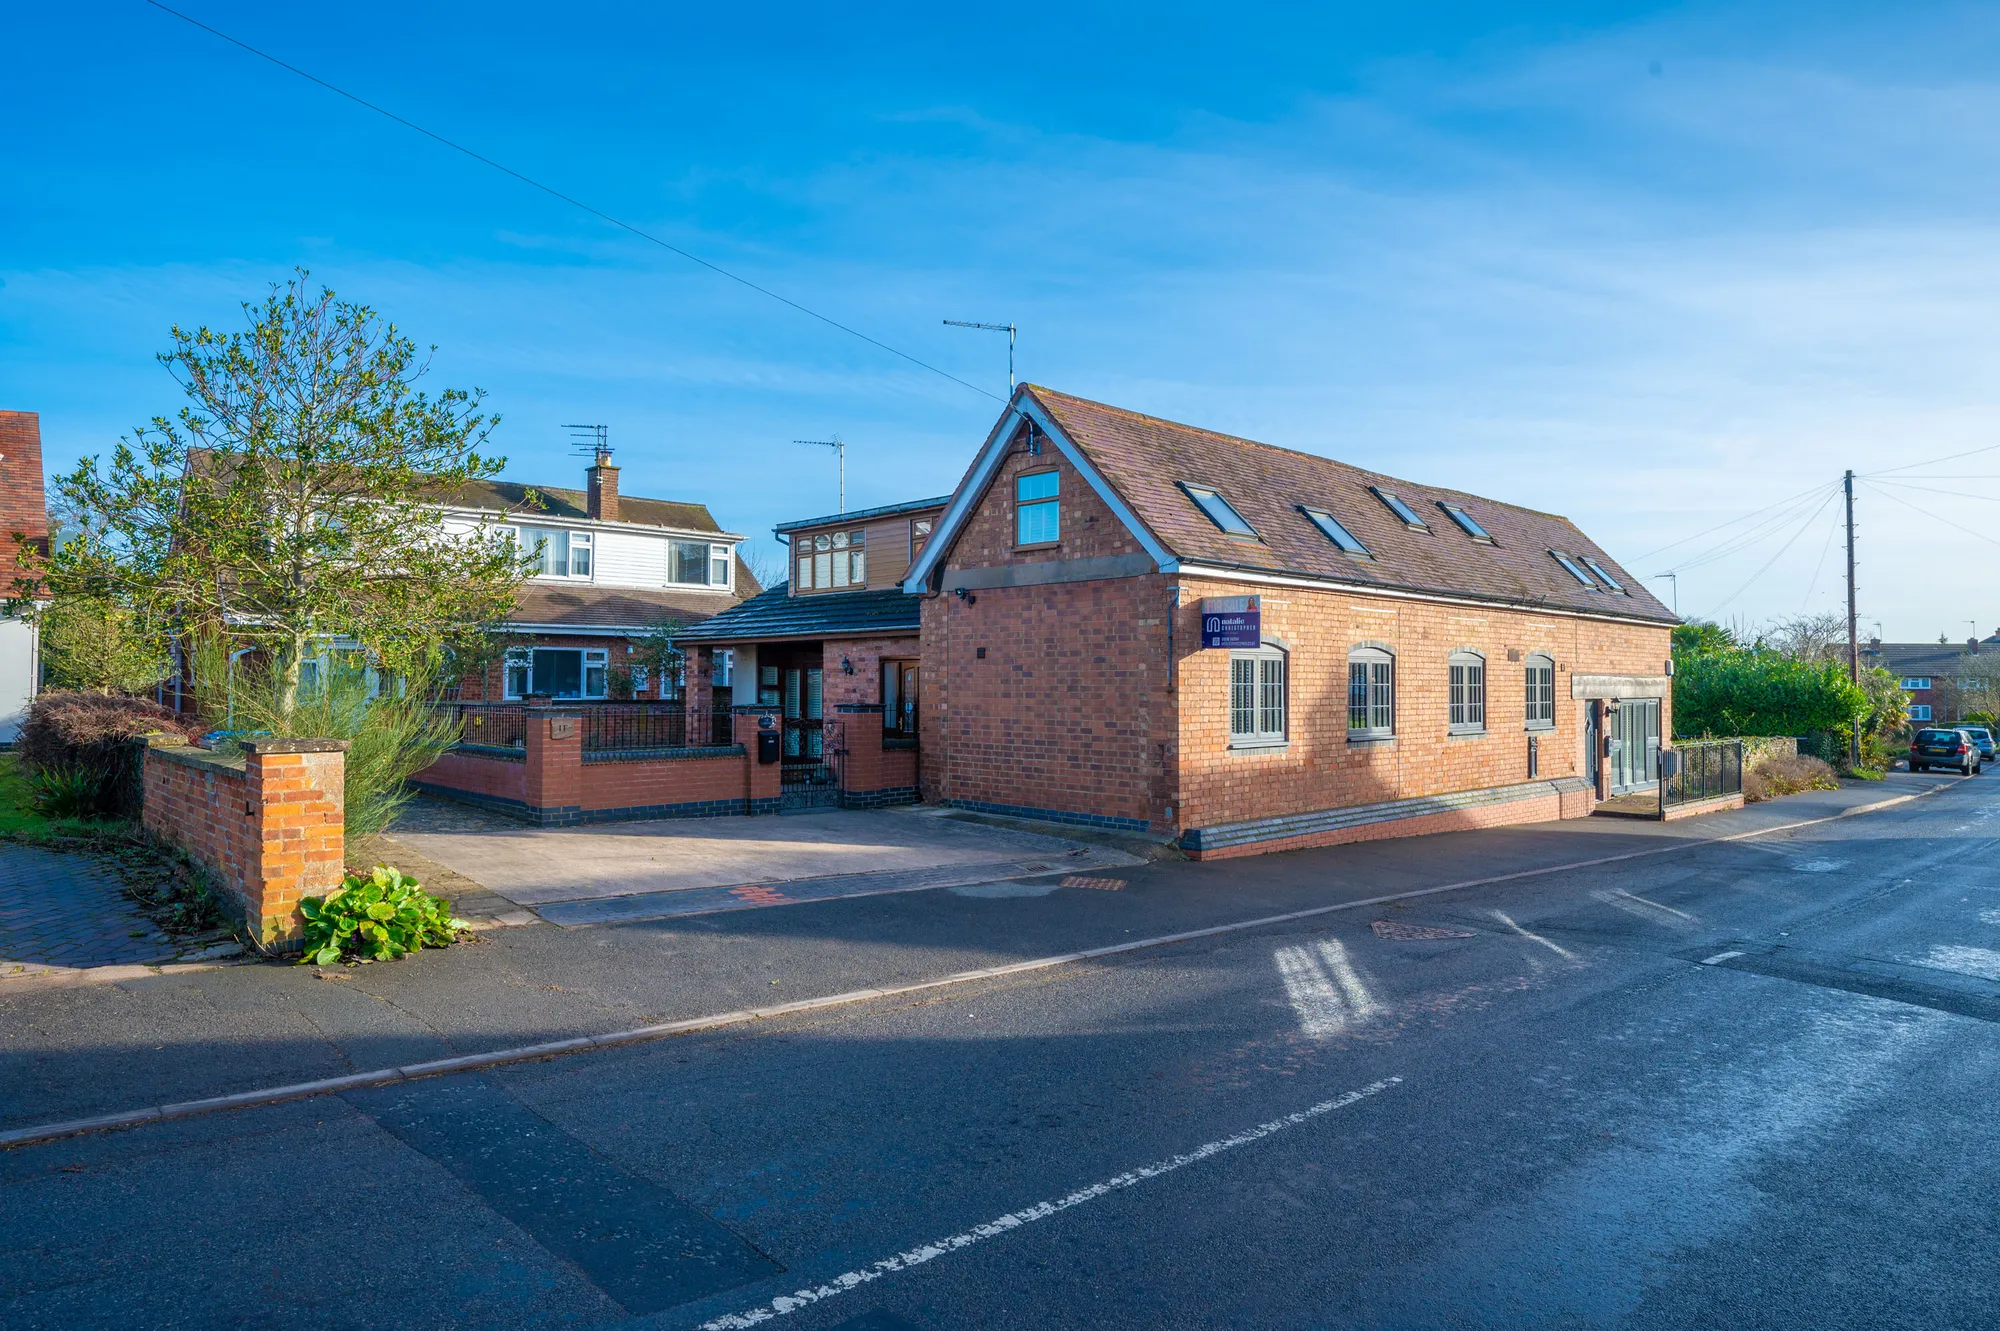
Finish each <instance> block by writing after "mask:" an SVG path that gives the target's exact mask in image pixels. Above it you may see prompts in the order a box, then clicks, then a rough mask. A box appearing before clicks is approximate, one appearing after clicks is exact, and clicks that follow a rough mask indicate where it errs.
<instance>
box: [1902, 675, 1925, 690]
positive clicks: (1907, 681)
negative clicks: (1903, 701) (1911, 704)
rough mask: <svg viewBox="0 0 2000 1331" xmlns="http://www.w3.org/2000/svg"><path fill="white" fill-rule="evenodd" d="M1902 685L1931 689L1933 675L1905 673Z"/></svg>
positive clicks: (1911, 687) (1910, 687) (1909, 687)
mask: <svg viewBox="0 0 2000 1331" xmlns="http://www.w3.org/2000/svg"><path fill="white" fill-rule="evenodd" d="M1902 686H1903V687H1904V688H1906V689H1929V688H1930V686H1931V677H1930V676H1929V675H1905V676H1904V677H1903V685H1902Z"/></svg>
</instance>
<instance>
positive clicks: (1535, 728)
mask: <svg viewBox="0 0 2000 1331" xmlns="http://www.w3.org/2000/svg"><path fill="white" fill-rule="evenodd" d="M1555 728H1556V723H1555V722H1553V721H1536V722H1534V723H1532V724H1531V725H1528V726H1526V727H1525V729H1526V730H1527V732H1528V733H1529V734H1530V735H1548V734H1553V733H1554V731H1555Z"/></svg>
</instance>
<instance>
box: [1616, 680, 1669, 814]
mask: <svg viewBox="0 0 2000 1331" xmlns="http://www.w3.org/2000/svg"><path fill="white" fill-rule="evenodd" d="M1659 771H1660V700H1659V699H1658V698H1627V699H1625V700H1624V701H1622V702H1620V703H1619V704H1618V711H1617V713H1616V714H1615V715H1614V716H1613V717H1612V720H1611V793H1612V794H1614V795H1623V794H1626V793H1627V792H1629V791H1635V790H1652V789H1653V788H1654V787H1656V786H1658V785H1659V783H1660V778H1659Z"/></svg>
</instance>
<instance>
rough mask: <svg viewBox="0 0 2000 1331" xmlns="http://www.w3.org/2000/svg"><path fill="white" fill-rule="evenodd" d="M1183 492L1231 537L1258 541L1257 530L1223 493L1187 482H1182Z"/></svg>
mask: <svg viewBox="0 0 2000 1331" xmlns="http://www.w3.org/2000/svg"><path fill="white" fill-rule="evenodd" d="M1181 490H1182V492H1183V493H1185V494H1186V495H1187V497H1188V498H1189V499H1192V500H1194V503H1195V507H1196V508H1199V509H1200V510H1201V511H1202V512H1203V513H1205V514H1207V515H1208V520H1209V521H1210V522H1213V523H1214V524H1215V525H1216V526H1218V527H1220V528H1222V530H1224V531H1226V532H1228V533H1229V534H1230V535H1231V536H1248V537H1250V538H1251V539H1252V540H1255V539H1257V529H1256V528H1255V527H1253V526H1251V525H1250V524H1249V523H1248V522H1245V521H1244V520H1243V515H1242V514H1241V513H1238V512H1237V511H1236V510H1235V509H1234V508H1233V507H1231V506H1230V503H1229V501H1228V500H1227V499H1224V498H1223V497H1222V495H1221V492H1219V491H1216V490H1212V489H1210V488H1209V487H1207V486H1205V485H1189V484H1188V483H1187V482H1186V481H1182V482H1181Z"/></svg>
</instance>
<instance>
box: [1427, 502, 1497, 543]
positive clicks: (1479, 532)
mask: <svg viewBox="0 0 2000 1331" xmlns="http://www.w3.org/2000/svg"><path fill="white" fill-rule="evenodd" d="M1438 507H1439V508H1441V509H1443V510H1444V512H1445V516H1446V517H1448V518H1450V519H1451V520H1452V521H1453V522H1456V523H1457V524H1458V529H1459V530H1460V531H1462V532H1464V533H1465V534H1466V535H1467V536H1470V537H1471V538H1472V539H1473V540H1475V541H1484V542H1485V543H1486V544H1487V545H1491V544H1493V537H1492V536H1491V535H1490V534H1488V532H1487V530H1486V528H1484V527H1482V526H1480V525H1479V519H1477V518H1475V517H1473V516H1472V515H1471V514H1470V513H1468V512H1466V511H1465V510H1464V509H1462V508H1460V507H1459V506H1458V505H1457V504H1447V503H1445V502H1444V500H1442V499H1440V500H1438Z"/></svg>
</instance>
